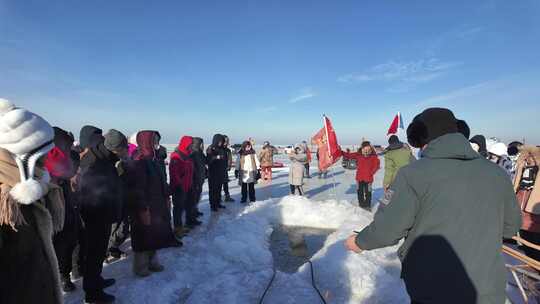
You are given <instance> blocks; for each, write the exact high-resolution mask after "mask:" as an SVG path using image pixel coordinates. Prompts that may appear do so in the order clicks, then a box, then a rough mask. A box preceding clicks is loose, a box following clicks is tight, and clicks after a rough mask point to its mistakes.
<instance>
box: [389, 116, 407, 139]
mask: <svg viewBox="0 0 540 304" xmlns="http://www.w3.org/2000/svg"><path fill="white" fill-rule="evenodd" d="M400 129H401V130H404V127H403V119H402V118H401V113H399V112H398V113H397V114H396V116H395V117H394V120H392V124H390V128H388V133H386V135H390V134H398V132H399V130H400Z"/></svg>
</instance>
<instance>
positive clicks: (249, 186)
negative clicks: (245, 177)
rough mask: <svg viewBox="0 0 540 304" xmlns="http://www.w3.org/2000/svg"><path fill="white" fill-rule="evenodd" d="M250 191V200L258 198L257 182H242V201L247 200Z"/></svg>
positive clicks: (253, 200)
mask: <svg viewBox="0 0 540 304" xmlns="http://www.w3.org/2000/svg"><path fill="white" fill-rule="evenodd" d="M248 192H249V201H250V202H255V201H256V200H257V199H256V198H255V183H242V202H246V201H247V197H248Z"/></svg>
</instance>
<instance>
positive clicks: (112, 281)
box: [101, 279, 116, 289]
mask: <svg viewBox="0 0 540 304" xmlns="http://www.w3.org/2000/svg"><path fill="white" fill-rule="evenodd" d="M114 284H116V280H115V279H103V281H102V283H101V285H102V286H103V289H105V288H109V287H111V286H113V285H114Z"/></svg>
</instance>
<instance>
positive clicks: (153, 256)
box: [148, 251, 165, 272]
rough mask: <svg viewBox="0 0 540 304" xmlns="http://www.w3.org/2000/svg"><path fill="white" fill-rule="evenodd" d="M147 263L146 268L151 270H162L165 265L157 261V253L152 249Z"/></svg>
mask: <svg viewBox="0 0 540 304" xmlns="http://www.w3.org/2000/svg"><path fill="white" fill-rule="evenodd" d="M149 263H150V264H149V266H148V270H150V271H151V272H162V271H163V270H165V267H163V265H161V264H160V263H159V260H158V256H157V253H156V252H155V251H152V252H151V253H150V254H149Z"/></svg>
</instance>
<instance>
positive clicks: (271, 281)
mask: <svg viewBox="0 0 540 304" xmlns="http://www.w3.org/2000/svg"><path fill="white" fill-rule="evenodd" d="M273 271H274V273H273V274H272V279H270V282H269V283H268V286H266V289H265V290H264V293H263V295H262V297H261V299H260V300H259V304H262V303H263V301H264V297H266V293H267V292H268V290H269V289H270V286H272V283H273V282H274V279H275V277H276V268H274V269H273Z"/></svg>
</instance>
